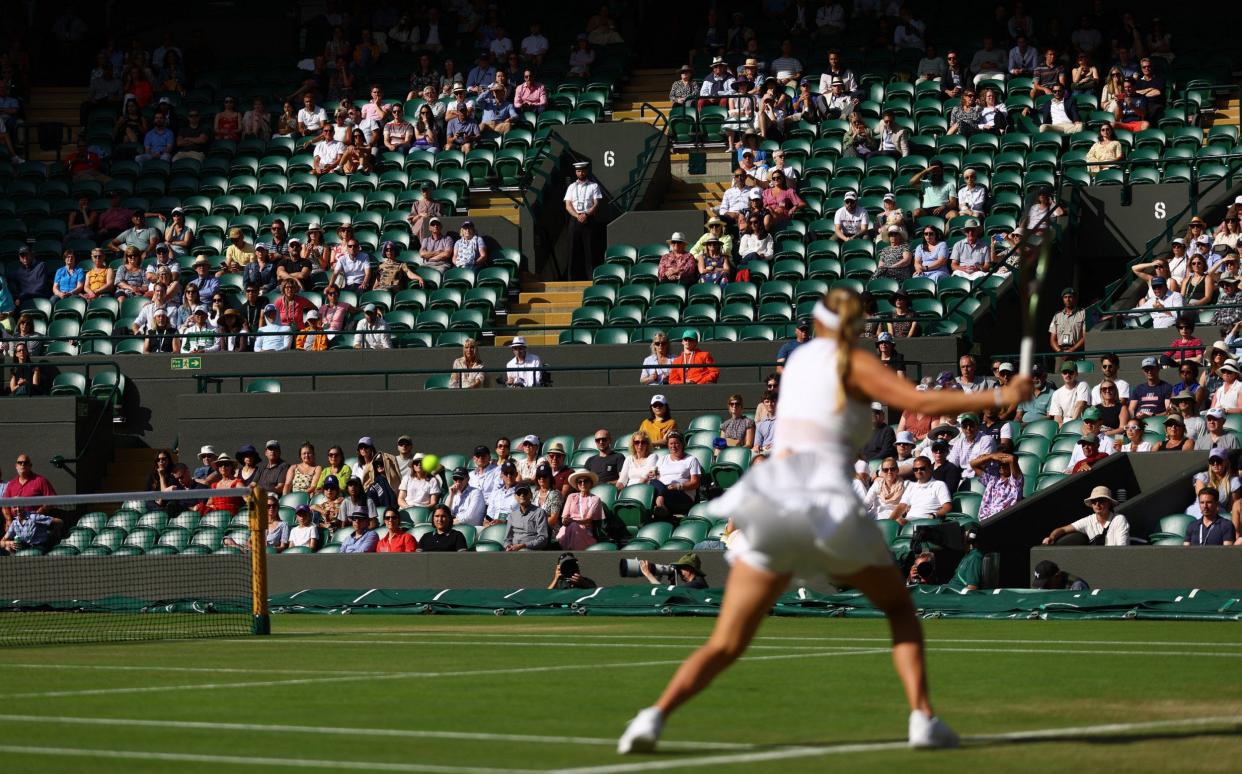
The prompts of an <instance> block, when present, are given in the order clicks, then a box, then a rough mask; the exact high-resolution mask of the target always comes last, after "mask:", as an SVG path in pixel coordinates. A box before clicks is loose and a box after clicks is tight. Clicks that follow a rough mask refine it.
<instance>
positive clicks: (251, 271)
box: [242, 243, 278, 293]
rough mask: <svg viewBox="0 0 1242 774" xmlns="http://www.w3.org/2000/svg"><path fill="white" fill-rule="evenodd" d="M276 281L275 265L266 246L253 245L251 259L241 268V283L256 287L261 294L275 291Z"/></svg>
mask: <svg viewBox="0 0 1242 774" xmlns="http://www.w3.org/2000/svg"><path fill="white" fill-rule="evenodd" d="M277 281H278V279H277V276H276V264H275V263H274V261H273V258H272V256H271V254H270V253H269V252H268V249H267V245H265V244H262V243H260V244H257V245H255V247H254V257H253V259H252V260H251V261H250V262H249V263H247V264H246V265H245V266H243V267H242V282H244V283H245V284H247V285H256V286H258V288H259V292H261V293H270V292H272V291H273V290H275V289H276V283H277Z"/></svg>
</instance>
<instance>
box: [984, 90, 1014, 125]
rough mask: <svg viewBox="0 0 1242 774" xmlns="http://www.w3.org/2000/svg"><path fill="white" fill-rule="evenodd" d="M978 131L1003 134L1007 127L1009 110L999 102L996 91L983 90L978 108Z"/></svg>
mask: <svg viewBox="0 0 1242 774" xmlns="http://www.w3.org/2000/svg"><path fill="white" fill-rule="evenodd" d="M979 114H980V119H979V131H981V132H987V133H988V134H1003V133H1004V131H1005V129H1006V128H1008V126H1009V108H1008V106H1006V105H1005V103H1003V102H1001V101H1000V98H999V97H998V96H997V95H996V89H984V90H983V97H982V103H981V104H980V106H979Z"/></svg>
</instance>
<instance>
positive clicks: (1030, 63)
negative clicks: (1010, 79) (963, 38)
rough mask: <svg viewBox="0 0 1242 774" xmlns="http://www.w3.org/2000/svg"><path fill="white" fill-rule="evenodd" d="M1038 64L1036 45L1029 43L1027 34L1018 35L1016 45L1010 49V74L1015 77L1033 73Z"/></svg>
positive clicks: (1008, 66)
mask: <svg viewBox="0 0 1242 774" xmlns="http://www.w3.org/2000/svg"><path fill="white" fill-rule="evenodd" d="M976 56H977V55H976ZM1036 64H1037V61H1036V54H1035V49H1034V47H1032V46H1030V45H1027V39H1026V36H1025V35H1018V36H1017V38H1016V39H1015V41H1014V47H1013V48H1011V49H1009V61H1008V65H1007V69H1008V72H1009V74H1010V75H1012V76H1014V77H1022V76H1029V75H1032V74H1033V73H1034V72H1035V66H1036Z"/></svg>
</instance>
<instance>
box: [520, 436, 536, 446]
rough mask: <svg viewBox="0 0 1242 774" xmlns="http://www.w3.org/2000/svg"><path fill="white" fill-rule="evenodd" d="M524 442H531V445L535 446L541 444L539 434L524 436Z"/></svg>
mask: <svg viewBox="0 0 1242 774" xmlns="http://www.w3.org/2000/svg"><path fill="white" fill-rule="evenodd" d="M522 443H529V444H531V445H533V446H538V445H539V436H537V435H528V436H526V437H524V438H523V439H522Z"/></svg>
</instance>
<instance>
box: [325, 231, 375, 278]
mask: <svg viewBox="0 0 1242 774" xmlns="http://www.w3.org/2000/svg"><path fill="white" fill-rule="evenodd" d="M345 248H346V252H345V253H344V254H342V255H341V257H340V258H338V259H337V261H336V265H335V266H334V267H333V268H332V273H331V274H330V275H329V276H328V284H329V285H336V286H337V287H342V288H344V289H346V290H354V291H359V292H361V291H364V290H367V289H368V288H370V287H371V256H369V255H367V254H366V253H364V252H362V245H360V244H359V243H358V239H357V237H355V236H352V235H351V236H350V237H349V241H348V242H346V243H345Z"/></svg>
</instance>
